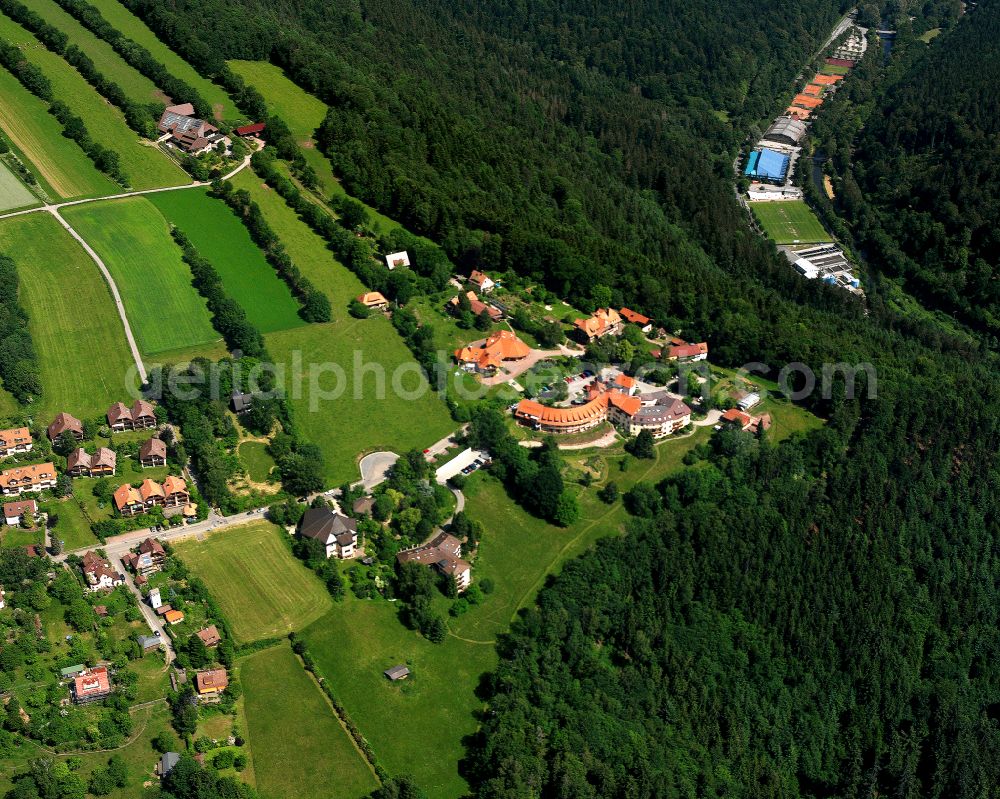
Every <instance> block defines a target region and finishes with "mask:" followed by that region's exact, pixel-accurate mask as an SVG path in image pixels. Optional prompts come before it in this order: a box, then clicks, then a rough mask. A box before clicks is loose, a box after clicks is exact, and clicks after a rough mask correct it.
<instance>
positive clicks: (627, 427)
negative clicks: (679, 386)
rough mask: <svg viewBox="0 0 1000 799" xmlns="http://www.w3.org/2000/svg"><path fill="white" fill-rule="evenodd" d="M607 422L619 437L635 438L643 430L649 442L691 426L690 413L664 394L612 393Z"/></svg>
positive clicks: (683, 404)
mask: <svg viewBox="0 0 1000 799" xmlns="http://www.w3.org/2000/svg"><path fill="white" fill-rule="evenodd" d="M608 419H609V421H610V422H611V423H612V424H613V425H615V427H617V428H618V429H619V431H620V432H621V433H622V434H623V435H626V436H637V435H639V433H641V432H642V431H643V430H647V431H649V432H650V433H651V434H652V435H653V438H663V437H664V436H669V435H670V434H671V433H676V432H677V431H678V430H680V429H682V428H684V427H687V426H688V425H689V424H691V409H690V408H689V407H688V406H687V405H686V404H685V403H684V401H683V400H681V399H680V398H679V397H673V396H671V395H670V394H668V393H667V392H666V391H654V392H650V393H648V394H640V395H638V396H628V395H626V394H622V393H621V392H612V393H611V394H610V396H609V402H608Z"/></svg>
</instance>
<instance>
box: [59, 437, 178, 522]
mask: <svg viewBox="0 0 1000 799" xmlns="http://www.w3.org/2000/svg"><path fill="white" fill-rule="evenodd" d="M146 438H149V435H148V432H147V435H146ZM168 474H170V469H169V467H167V466H154V467H152V468H150V469H143V468H141V467H140V466H139V464H138V461H136V460H133V459H131V458H129V459H125V458H120V459H119V460H118V474H116V475H115V476H114V477H108V478H107V480H108V484H109V485H110V486H111V488H112V490H114V489H116V488H118V486H120V485H124V484H125V483H138V482H139V481H141V480H145V479H146V478H147V477H148V478H149V479H150V480H155V481H156V482H158V483H162V482H163V481H164V480H166V479H167V475H168ZM99 479H100V478H98V477H75V478H73V496H74V498H75V499H76V501H77V502H78V503H79V504H81V505H82V506H83V510H84V513H85V514H86V515H87V516H88V517H90V518H91V519H93V520H94V521H95V522H96V521H101V520H103V519H110V518H111V517H112V516H114V511H113V510H112V507H111V503H110V502H109V503H108V504H106V505H105V506H104V507H101V506H100V504H99V502H98V499H97V497H95V496H94V484H95V483H96V482H97V481H98V480H99Z"/></svg>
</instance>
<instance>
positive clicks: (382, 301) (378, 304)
mask: <svg viewBox="0 0 1000 799" xmlns="http://www.w3.org/2000/svg"><path fill="white" fill-rule="evenodd" d="M357 300H358V302H360V303H361V304H362V305H364V306H365V308H368V309H369V310H372V311H384V310H385V309H386V308H388V307H389V301H388V300H387V299H386V298H385V297H383V296H382V293H381V292H379V291H369V292H367V293H365V294H359V295H358V297H357Z"/></svg>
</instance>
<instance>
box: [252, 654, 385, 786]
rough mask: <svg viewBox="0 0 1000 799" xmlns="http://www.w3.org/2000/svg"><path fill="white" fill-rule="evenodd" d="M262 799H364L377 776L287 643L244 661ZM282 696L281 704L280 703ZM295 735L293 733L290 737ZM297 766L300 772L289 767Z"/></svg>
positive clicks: (257, 775)
mask: <svg viewBox="0 0 1000 799" xmlns="http://www.w3.org/2000/svg"><path fill="white" fill-rule="evenodd" d="M240 679H241V681H242V683H243V691H244V693H245V696H246V713H247V724H248V729H247V739H248V740H249V742H250V748H251V749H252V750H253V759H254V774H255V776H256V780H257V790H258V792H259V793H260V796H261V799H285V797H288V796H294V797H296V799H360V797H362V796H367V795H368V793H370V792H371V791H373V790H375V788H377V787H378V783H377V782H376V780H375V775H374V774H373V773H372V771H371V769H370V768H369V767H368V763H367V762H366V761H365V759H364V757H363V756H362V754H361V753H360V752H359V751H358V749H357V747H356V746H355V744H354V741H353V740H352V739H351V736H350V735H349V734H348V733H347V731H346V730H345V729H344V728H343V727H342V726H341V724H340V721H339V720H338V719H337V717H336V715H335V714H334V712H333V708H332V707H331V706H330V703H329V701H328V700H327V698H326V697H325V696H324V695H323V693H322V692H321V691H320V689H319V686H317V685H316V683H315V681H314V680H313V678H312V677H311V676H310V675H309V674H308V673H307V672H306V670H305V669H304V668H303V667H302V665H301V663H300V662H299V659H298V658H297V657H296V656H295V655H294V654H292V649H291V647H290V646H289V645H288V644H281V645H280V646H275V647H271V648H270V649H265V650H264V651H262V652H257V653H256V654H253V655H250V656H249V657H247V658H245V659H243V660H242V661H240ZM278 697H280V698H281V700H280V701H275V700H276V699H277V698H278ZM292 731H294V734H290V733H291V732H292ZM290 763H295V764H296V766H295V768H289V764H290Z"/></svg>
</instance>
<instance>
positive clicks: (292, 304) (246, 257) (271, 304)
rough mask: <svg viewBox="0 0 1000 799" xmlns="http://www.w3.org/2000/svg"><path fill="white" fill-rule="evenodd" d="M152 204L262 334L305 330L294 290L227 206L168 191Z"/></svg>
mask: <svg viewBox="0 0 1000 799" xmlns="http://www.w3.org/2000/svg"><path fill="white" fill-rule="evenodd" d="M148 199H149V201H150V202H151V203H153V205H155V206H156V207H157V208H159V209H160V212H161V213H162V214H163V216H165V217H166V218H167V221H169V222H171V223H172V224H174V225H176V226H177V227H179V228H180V229H181V230H182V231H184V233H185V234H187V237H188V238H189V239H191V243H192V244H194V246H195V247H196V248H197V249H198V251H199V252H200V253H201V254H202V255H203V256H204V257H205V258H207V259H208V260H209V261H210V262H211V263H212V265H213V266H214V267H215V268H216V270H217V271H218V272H219V275H220V276H221V277H222V282H223V283H224V284H225V287H226V291H227V292H228V293H229V296H231V297H232V298H233V299H234V300H236V301H237V302H238V303H239V304H240V305H242V306H243V308H244V310H246V312H247V318H248V319H249V320H250V321H251V322H253V323H254V324H255V325H256V326H257V328H258V329H259V330H260V331H261V332H262V333H270V332H272V331H275V330H286V329H288V328H292V327H300V326H301V325H303V324H305V323H304V322H303V321H302V319H301V318H300V317H299V304H298V302H296V300H295V298H294V297H293V296H292V292H291V291H290V290H289V288H288V286H287V285H286V284H285V283H284V282H283V281H282V280H281V278H279V277H278V275H277V274H276V273H275V271H274V269H272V268H271V265H270V264H269V263H268V262H267V261H266V260H265V259H264V254H263V253H262V252H261V251H260V249H259V248H258V247H257V245H256V244H254V243H253V240H252V239H251V238H250V234H249V233H247V229H246V228H245V227H244V226H243V223H242V222H240V220H239V219H238V218H237V216H236V214H234V213H233V212H232V211H231V210H230V209H229V206H227V205H226V204H225V203H224V202H222V200H217V199H215V198H213V197H209V196H208V192H207V190H206V189H191V190H190V191H165V192H161V193H159V194H150V195H148Z"/></svg>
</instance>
